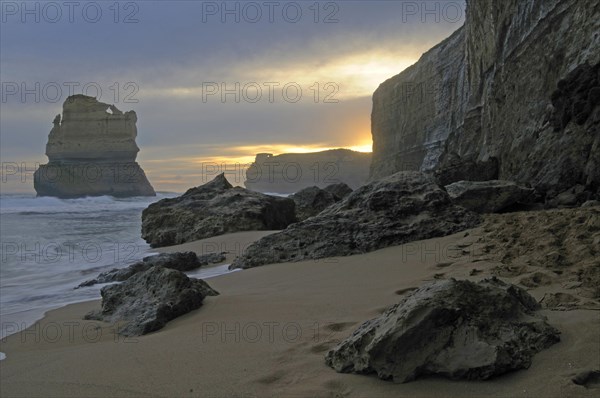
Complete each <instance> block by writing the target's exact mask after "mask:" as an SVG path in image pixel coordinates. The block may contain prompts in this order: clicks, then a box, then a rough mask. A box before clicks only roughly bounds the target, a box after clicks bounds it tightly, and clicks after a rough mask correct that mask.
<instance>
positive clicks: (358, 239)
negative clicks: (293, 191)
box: [231, 172, 479, 268]
mask: <svg viewBox="0 0 600 398" xmlns="http://www.w3.org/2000/svg"><path fill="white" fill-rule="evenodd" d="M478 222H479V217H478V216H477V215H476V214H475V213H472V212H469V211H467V210H465V209H463V208H462V207H458V206H455V205H453V204H452V202H451V200H450V197H449V196H448V194H447V193H446V191H445V190H444V189H443V188H442V187H440V186H439V185H437V184H436V183H435V182H434V180H433V178H432V177H430V176H427V175H425V174H422V173H419V172H400V173H397V174H394V175H392V176H389V177H386V178H383V179H381V180H378V181H374V182H372V183H369V184H367V185H364V186H362V187H361V188H359V189H357V190H356V191H354V192H352V193H351V194H350V195H348V196H346V198H344V199H343V200H342V201H341V202H338V203H335V204H333V205H331V206H329V207H328V208H327V209H325V210H323V211H322V212H321V213H319V214H318V215H316V216H315V217H311V218H309V219H307V220H304V221H302V222H299V223H296V224H292V225H290V226H289V227H288V228H286V229H285V230H283V231H281V232H278V233H275V234H271V235H268V236H265V237H263V238H262V239H260V240H259V241H258V242H256V243H254V244H252V245H250V246H249V247H248V248H247V249H246V251H245V252H244V254H243V255H242V256H240V257H238V258H236V259H235V260H234V261H233V263H232V265H231V268H250V267H255V266H258V265H263V264H273V263H279V262H287V261H300V260H303V259H317V258H324V257H334V256H347V255H351V254H358V253H365V252H369V251H373V250H377V249H381V248H383V247H387V246H393V245H399V244H402V243H406V242H410V241H416V240H421V239H428V238H433V237H437V236H444V235H449V234H452V233H455V232H458V231H461V230H464V229H467V228H471V227H473V226H475V225H477V224H478Z"/></svg>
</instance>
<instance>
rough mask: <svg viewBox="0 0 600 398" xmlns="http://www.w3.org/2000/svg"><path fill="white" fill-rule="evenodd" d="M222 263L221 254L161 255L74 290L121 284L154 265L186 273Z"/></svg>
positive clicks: (110, 273) (112, 271) (111, 272)
mask: <svg viewBox="0 0 600 398" xmlns="http://www.w3.org/2000/svg"><path fill="white" fill-rule="evenodd" d="M222 261H225V256H224V255H223V254H222V253H208V254H204V255H202V256H196V253H194V252H175V253H161V254H157V255H154V256H148V257H144V258H143V259H142V261H139V262H137V263H134V264H131V265H130V266H128V267H126V268H113V269H111V270H110V271H106V272H102V273H101V274H100V275H98V276H97V277H96V279H92V280H89V281H85V282H83V283H81V284H80V285H79V286H78V287H76V289H77V288H80V287H87V286H93V285H95V284H97V283H111V282H123V281H125V280H127V279H129V278H130V277H131V276H133V275H135V274H137V273H139V272H144V271H146V270H147V269H149V268H150V267H153V266H155V265H160V266H161V267H165V268H171V269H176V270H178V271H182V272H187V271H191V270H194V269H196V268H199V267H201V266H202V265H208V264H209V263H211V264H215V263H219V262H222Z"/></svg>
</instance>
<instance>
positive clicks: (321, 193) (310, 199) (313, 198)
mask: <svg viewBox="0 0 600 398" xmlns="http://www.w3.org/2000/svg"><path fill="white" fill-rule="evenodd" d="M290 199H292V200H293V201H294V203H295V204H296V218H297V219H298V221H303V220H306V219H307V218H309V217H312V216H316V215H317V214H319V213H320V212H322V211H323V210H325V209H326V208H327V207H329V206H331V205H332V204H334V203H336V202H339V199H338V198H337V196H335V195H334V194H332V193H330V192H328V191H326V190H324V189H321V188H319V187H308V188H304V189H303V190H301V191H298V192H296V193H295V194H293V195H291V196H290Z"/></svg>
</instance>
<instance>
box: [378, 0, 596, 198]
mask: <svg viewBox="0 0 600 398" xmlns="http://www.w3.org/2000/svg"><path fill="white" fill-rule="evenodd" d="M599 21H600V4H596V3H588V2H582V1H579V0H530V1H527V2H526V3H523V2H520V1H517V0H509V1H504V0H468V1H467V18H466V22H465V26H464V27H462V28H461V29H459V30H458V31H457V32H455V33H454V34H453V35H452V36H450V37H449V38H448V39H446V40H445V41H443V42H442V43H441V44H439V45H438V46H436V47H434V48H433V49H432V50H430V51H429V52H427V53H426V54H424V55H423V56H422V57H421V59H420V60H419V62H417V63H416V64H415V65H413V66H411V67H410V68H408V69H406V70H405V71H404V72H402V73H400V74H399V75H397V76H395V77H393V78H391V79H389V80H387V81H386V82H384V83H383V84H381V85H380V87H379V88H378V89H377V91H376V92H375V94H374V96H373V113H372V133H373V164H372V167H371V178H372V179H377V178H381V177H384V176H387V175H391V174H393V173H395V172H397V171H400V170H422V171H427V170H429V171H434V172H435V173H436V174H437V175H438V177H439V179H440V182H441V183H442V184H443V185H448V184H450V183H453V182H456V181H460V180H472V181H483V180H493V179H502V180H510V181H515V182H517V183H518V184H522V185H527V184H529V185H530V186H532V187H533V188H535V190H536V191H537V193H538V194H539V196H540V198H541V199H551V198H553V197H555V196H556V195H558V194H560V193H561V192H564V191H567V190H568V189H570V188H572V187H573V186H575V185H581V186H583V187H584V188H585V190H586V191H588V192H589V193H590V194H592V195H598V189H599V187H600V76H599V72H600V35H599V33H598V32H600V22H599ZM596 198H597V197H596ZM582 200H583V199H582Z"/></svg>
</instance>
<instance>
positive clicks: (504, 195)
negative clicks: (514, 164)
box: [445, 180, 533, 213]
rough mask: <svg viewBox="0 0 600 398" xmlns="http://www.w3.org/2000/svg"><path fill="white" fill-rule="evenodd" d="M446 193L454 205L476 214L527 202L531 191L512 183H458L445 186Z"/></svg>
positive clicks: (492, 181) (496, 210) (493, 211)
mask: <svg viewBox="0 0 600 398" xmlns="http://www.w3.org/2000/svg"><path fill="white" fill-rule="evenodd" d="M445 188H446V191H448V194H449V195H450V198H451V199H452V201H453V202H454V203H456V204H457V205H459V206H463V207H464V208H466V209H468V210H472V211H476V212H478V213H496V212H499V211H502V210H504V209H506V208H508V207H510V206H512V205H515V204H517V203H519V202H521V201H525V200H527V199H528V198H529V197H530V196H531V195H532V193H533V189H530V188H525V187H521V186H519V185H517V184H516V183H514V182H512V181H501V180H491V181H459V182H455V183H453V184H450V185H447V186H446V187H445Z"/></svg>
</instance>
